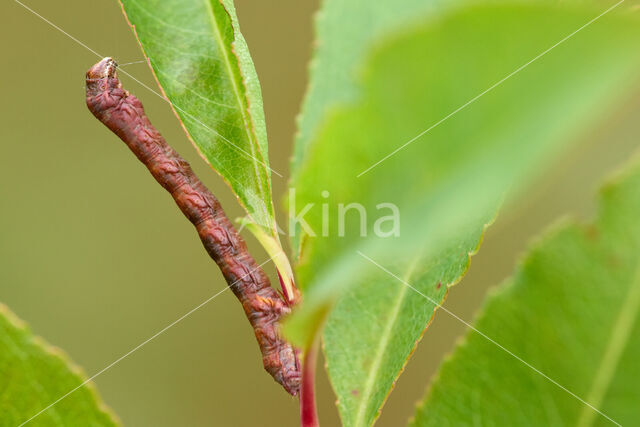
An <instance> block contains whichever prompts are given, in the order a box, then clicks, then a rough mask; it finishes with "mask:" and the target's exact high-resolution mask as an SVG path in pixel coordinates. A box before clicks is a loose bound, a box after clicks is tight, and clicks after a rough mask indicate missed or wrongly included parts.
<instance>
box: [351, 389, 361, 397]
mask: <svg viewBox="0 0 640 427" xmlns="http://www.w3.org/2000/svg"><path fill="white" fill-rule="evenodd" d="M351 394H353V395H354V396H357V395H358V394H360V392H359V391H358V390H351Z"/></svg>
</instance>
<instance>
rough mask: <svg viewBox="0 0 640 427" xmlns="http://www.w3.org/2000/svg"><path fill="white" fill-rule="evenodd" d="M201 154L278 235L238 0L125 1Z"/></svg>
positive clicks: (252, 70)
mask: <svg viewBox="0 0 640 427" xmlns="http://www.w3.org/2000/svg"><path fill="white" fill-rule="evenodd" d="M121 3H122V5H123V10H124V11H125V14H126V15H127V18H128V19H129V22H130V23H131V25H132V27H133V29H134V31H135V33H136V35H137V37H138V39H139V41H140V44H141V46H142V48H143V50H144V53H145V55H146V57H147V58H148V60H149V63H150V65H151V67H152V70H153V72H154V74H155V76H156V78H157V80H158V83H159V84H160V86H161V88H162V90H163V91H164V94H165V95H166V97H167V98H168V99H169V101H170V102H171V105H172V107H173V109H174V111H175V113H176V114H177V116H178V117H179V119H180V120H181V121H182V124H183V126H184V129H185V130H186V132H187V134H188V136H189V137H190V138H191V140H192V141H193V143H194V144H195V146H196V147H197V149H198V151H199V152H200V154H201V155H202V157H203V158H204V159H205V160H206V161H207V162H209V164H211V166H212V167H213V168H214V169H215V170H216V171H218V173H220V175H221V176H222V178H224V180H225V181H226V182H227V183H228V184H229V185H230V186H231V189H232V190H233V191H234V192H235V193H236V195H237V196H238V199H239V201H240V203H241V204H242V205H243V206H244V208H245V209H246V210H247V212H248V213H249V215H250V217H251V219H252V220H253V221H254V222H255V223H257V224H258V225H260V226H261V227H262V228H263V229H264V230H265V232H267V233H268V234H270V235H273V236H274V238H276V239H277V232H276V225H275V217H274V211H273V203H272V196H271V180H270V173H269V171H270V169H269V159H268V155H267V132H266V127H265V121H264V111H263V106H262V95H261V91H260V83H259V81H258V77H257V75H256V72H255V68H254V66H253V62H252V61H251V57H250V55H249V50H248V48H247V44H246V42H245V40H244V38H243V37H242V34H241V33H240V29H239V26H238V20H237V17H236V13H235V8H234V6H233V1H232V0H223V1H217V0H121Z"/></svg>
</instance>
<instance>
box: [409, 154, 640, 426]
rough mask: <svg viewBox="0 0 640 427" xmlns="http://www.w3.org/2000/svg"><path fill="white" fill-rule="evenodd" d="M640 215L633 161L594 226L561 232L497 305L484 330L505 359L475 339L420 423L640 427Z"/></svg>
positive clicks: (440, 381)
mask: <svg viewBox="0 0 640 427" xmlns="http://www.w3.org/2000/svg"><path fill="white" fill-rule="evenodd" d="M636 160H640V159H636ZM638 212H640V162H639V161H635V162H634V164H633V166H632V167H630V168H628V169H627V171H626V173H625V174H623V175H622V176H619V177H617V178H616V179H615V181H613V182H611V183H609V184H608V185H607V186H606V187H605V188H604V190H603V191H602V194H601V201H600V208H599V215H598V218H597V220H596V221H595V222H594V223H593V224H591V225H580V224H576V223H574V222H569V223H567V222H566V221H565V223H563V224H562V225H561V226H558V227H556V229H555V230H554V231H553V232H551V233H549V235H547V236H546V237H545V238H544V239H541V240H540V241H539V242H537V243H536V244H535V246H534V247H533V248H532V249H531V250H530V252H529V254H528V255H527V256H526V258H525V259H524V261H523V262H522V265H521V266H520V268H519V269H518V271H517V272H516V274H515V275H514V277H513V278H512V279H510V280H508V281H507V283H506V284H504V285H503V286H501V287H500V288H499V289H498V290H497V291H496V292H495V293H494V294H493V295H492V296H491V297H490V298H488V301H487V303H486V305H485V307H484V309H483V311H482V314H481V315H480V316H479V318H478V319H477V321H476V323H475V327H476V328H477V330H478V331H480V332H481V333H482V334H485V335H486V336H487V337H489V338H490V339H492V340H494V341H495V342H496V343H498V344H499V345H500V346H503V347H504V350H503V349H501V348H499V347H498V346H496V345H495V344H494V343H492V342H490V341H489V340H487V339H486V338H485V337H483V336H481V335H480V334H478V333H476V332H474V331H469V333H468V334H467V337H466V339H465V341H464V343H463V344H461V345H460V346H459V347H458V348H457V349H456V351H455V352H454V354H453V356H452V357H451V358H450V359H449V360H447V361H446V362H445V363H444V364H443V366H442V368H441V370H440V373H439V375H438V378H437V379H436V380H435V383H434V384H433V385H432V386H431V389H430V391H429V393H428V395H427V397H426V400H425V401H424V403H422V404H421V405H420V407H419V408H418V410H417V412H416V415H415V420H414V421H413V425H415V426H429V425H433V426H436V425H437V426H440V425H471V424H474V425H579V426H588V425H611V424H612V423H611V422H610V420H607V418H606V417H609V418H611V419H612V420H614V421H615V422H616V423H618V425H635V424H636V423H637V421H638V415H640V407H638V396H640V369H639V368H640V365H639V364H638V360H639V359H640V317H639V313H640V258H639V255H640V224H639V223H638ZM505 350H506V351H505ZM507 351H508V352H512V353H513V355H510V354H509V353H507ZM516 358H520V359H521V360H522V361H524V362H525V363H528V364H530V365H531V367H528V366H526V365H525V364H524V363H523V362H522V361H520V360H517V359H516ZM532 367H533V368H535V369H538V370H540V371H541V372H542V373H543V374H544V375H546V376H548V377H549V379H547V378H544V377H543V376H542V375H540V374H539V373H537V372H535V371H534V370H533V369H532ZM552 381H556V382H557V383H558V385H556V384H554V383H553V382H552ZM561 387H564V388H566V390H563V389H562V388H561ZM570 393H575V395H577V396H578V397H579V398H580V399H584V400H585V401H586V402H588V403H589V404H590V405H592V406H593V407H594V408H597V409H598V410H599V411H600V412H602V414H604V415H602V414H600V413H598V412H596V411H595V410H594V409H592V408H590V407H589V406H588V405H586V404H585V403H583V402H581V401H580V400H579V399H578V398H576V397H574V396H572V395H571V394H570Z"/></svg>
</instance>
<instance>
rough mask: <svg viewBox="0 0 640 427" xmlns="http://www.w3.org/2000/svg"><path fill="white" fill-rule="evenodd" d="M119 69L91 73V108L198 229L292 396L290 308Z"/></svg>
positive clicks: (296, 367)
mask: <svg viewBox="0 0 640 427" xmlns="http://www.w3.org/2000/svg"><path fill="white" fill-rule="evenodd" d="M116 68H117V64H116V62H115V61H114V60H113V59H111V58H104V59H103V60H102V61H100V62H98V63H97V64H95V65H94V66H93V67H91V68H90V69H89V71H87V74H86V94H87V99H86V101H87V106H88V107H89V110H90V111H91V112H92V113H93V115H94V116H96V118H97V119H98V120H100V121H101V122H102V123H103V124H104V125H105V126H107V127H108V128H109V129H111V131H113V132H114V133H115V134H116V135H117V136H118V137H120V139H122V141H124V142H125V143H126V144H127V146H128V147H129V149H130V150H131V151H132V152H133V153H134V154H135V155H136V157H137V158H138V159H139V160H140V161H141V162H142V163H143V164H144V165H145V166H146V167H147V169H149V172H151V175H153V177H154V178H155V180H156V181H157V182H158V183H160V185H162V186H163V187H164V189H165V190H167V191H168V192H169V193H170V194H171V196H172V197H173V199H174V200H175V202H176V204H177V205H178V207H179V208H180V210H181V211H182V213H183V214H184V215H185V216H186V217H187V219H189V221H190V222H191V223H192V224H193V225H194V226H195V227H196V230H197V231H198V235H199V236H200V240H201V241H202V243H203V245H204V247H205V249H206V250H207V252H208V253H209V255H210V256H211V258H213V260H214V261H215V262H216V264H218V267H219V268H220V270H221V271H222V274H223V276H224V278H225V280H226V281H227V283H228V284H229V286H230V287H231V290H232V291H233V293H234V294H235V296H236V297H237V298H238V300H239V301H240V303H241V304H242V307H243V308H244V311H245V314H246V316H247V318H248V319H249V322H250V323H251V326H252V327H253V329H254V332H255V335H256V339H257V340H258V344H259V346H260V350H261V352H262V361H263V364H264V368H265V369H266V370H267V372H269V374H271V376H273V378H274V379H275V380H276V381H277V382H278V383H280V384H281V385H282V386H283V387H284V388H285V389H286V390H287V391H288V392H289V393H290V394H292V395H294V396H295V395H297V394H298V392H299V389H300V363H299V361H298V358H297V355H296V352H295V350H294V348H293V347H292V346H291V344H289V343H287V342H286V341H285V340H284V339H283V338H282V336H281V335H280V333H279V320H280V319H281V318H282V316H283V315H285V314H287V313H289V312H290V308H289V307H288V306H287V304H286V303H285V302H284V301H283V300H282V299H281V297H280V295H278V293H277V292H276V291H275V290H274V289H273V288H272V287H271V285H270V282H269V278H268V277H267V275H266V274H265V273H264V271H263V270H262V269H261V268H260V267H259V266H258V264H257V263H256V261H255V260H254V259H253V257H252V256H251V255H250V254H249V252H248V250H247V247H246V244H245V242H244V240H243V239H242V237H241V236H240V235H239V234H238V233H237V231H236V230H235V228H234V227H233V225H232V224H231V222H230V221H229V219H228V218H227V216H226V215H225V213H224V211H223V210H222V206H220V203H219V202H218V200H217V199H216V198H215V196H214V195H213V194H212V193H211V192H210V191H209V189H207V187H205V185H204V184H203V183H202V182H201V181H200V180H199V179H198V177H196V176H195V174H194V173H193V171H192V170H191V167H190V166H189V164H188V163H187V161H186V160H184V159H183V158H182V157H181V156H180V155H179V154H178V153H177V152H176V151H175V150H174V149H173V148H171V147H170V146H169V145H168V144H167V142H166V141H165V139H164V138H163V137H162V135H160V133H159V132H158V131H157V130H156V129H155V128H154V127H153V125H152V124H151V122H150V121H149V119H148V118H147V116H146V115H145V112H144V109H143V107H142V104H141V103H140V101H139V100H138V98H136V97H135V96H133V95H131V94H129V92H127V91H126V90H124V89H123V88H122V85H121V83H120V80H118V77H117V74H116Z"/></svg>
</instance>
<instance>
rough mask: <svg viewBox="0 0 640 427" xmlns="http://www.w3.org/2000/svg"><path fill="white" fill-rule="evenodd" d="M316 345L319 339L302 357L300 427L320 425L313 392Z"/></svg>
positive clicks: (314, 392) (316, 355)
mask: <svg viewBox="0 0 640 427" xmlns="http://www.w3.org/2000/svg"><path fill="white" fill-rule="evenodd" d="M318 343H319V339H316V340H315V341H314V343H313V344H312V345H311V347H310V348H309V349H308V350H307V353H306V354H305V355H304V360H303V363H302V386H301V388H300V425H301V426H302V427H318V426H319V425H320V422H319V420H318V411H317V409H316V390H315V377H316V359H317V357H318V347H319V345H318Z"/></svg>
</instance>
